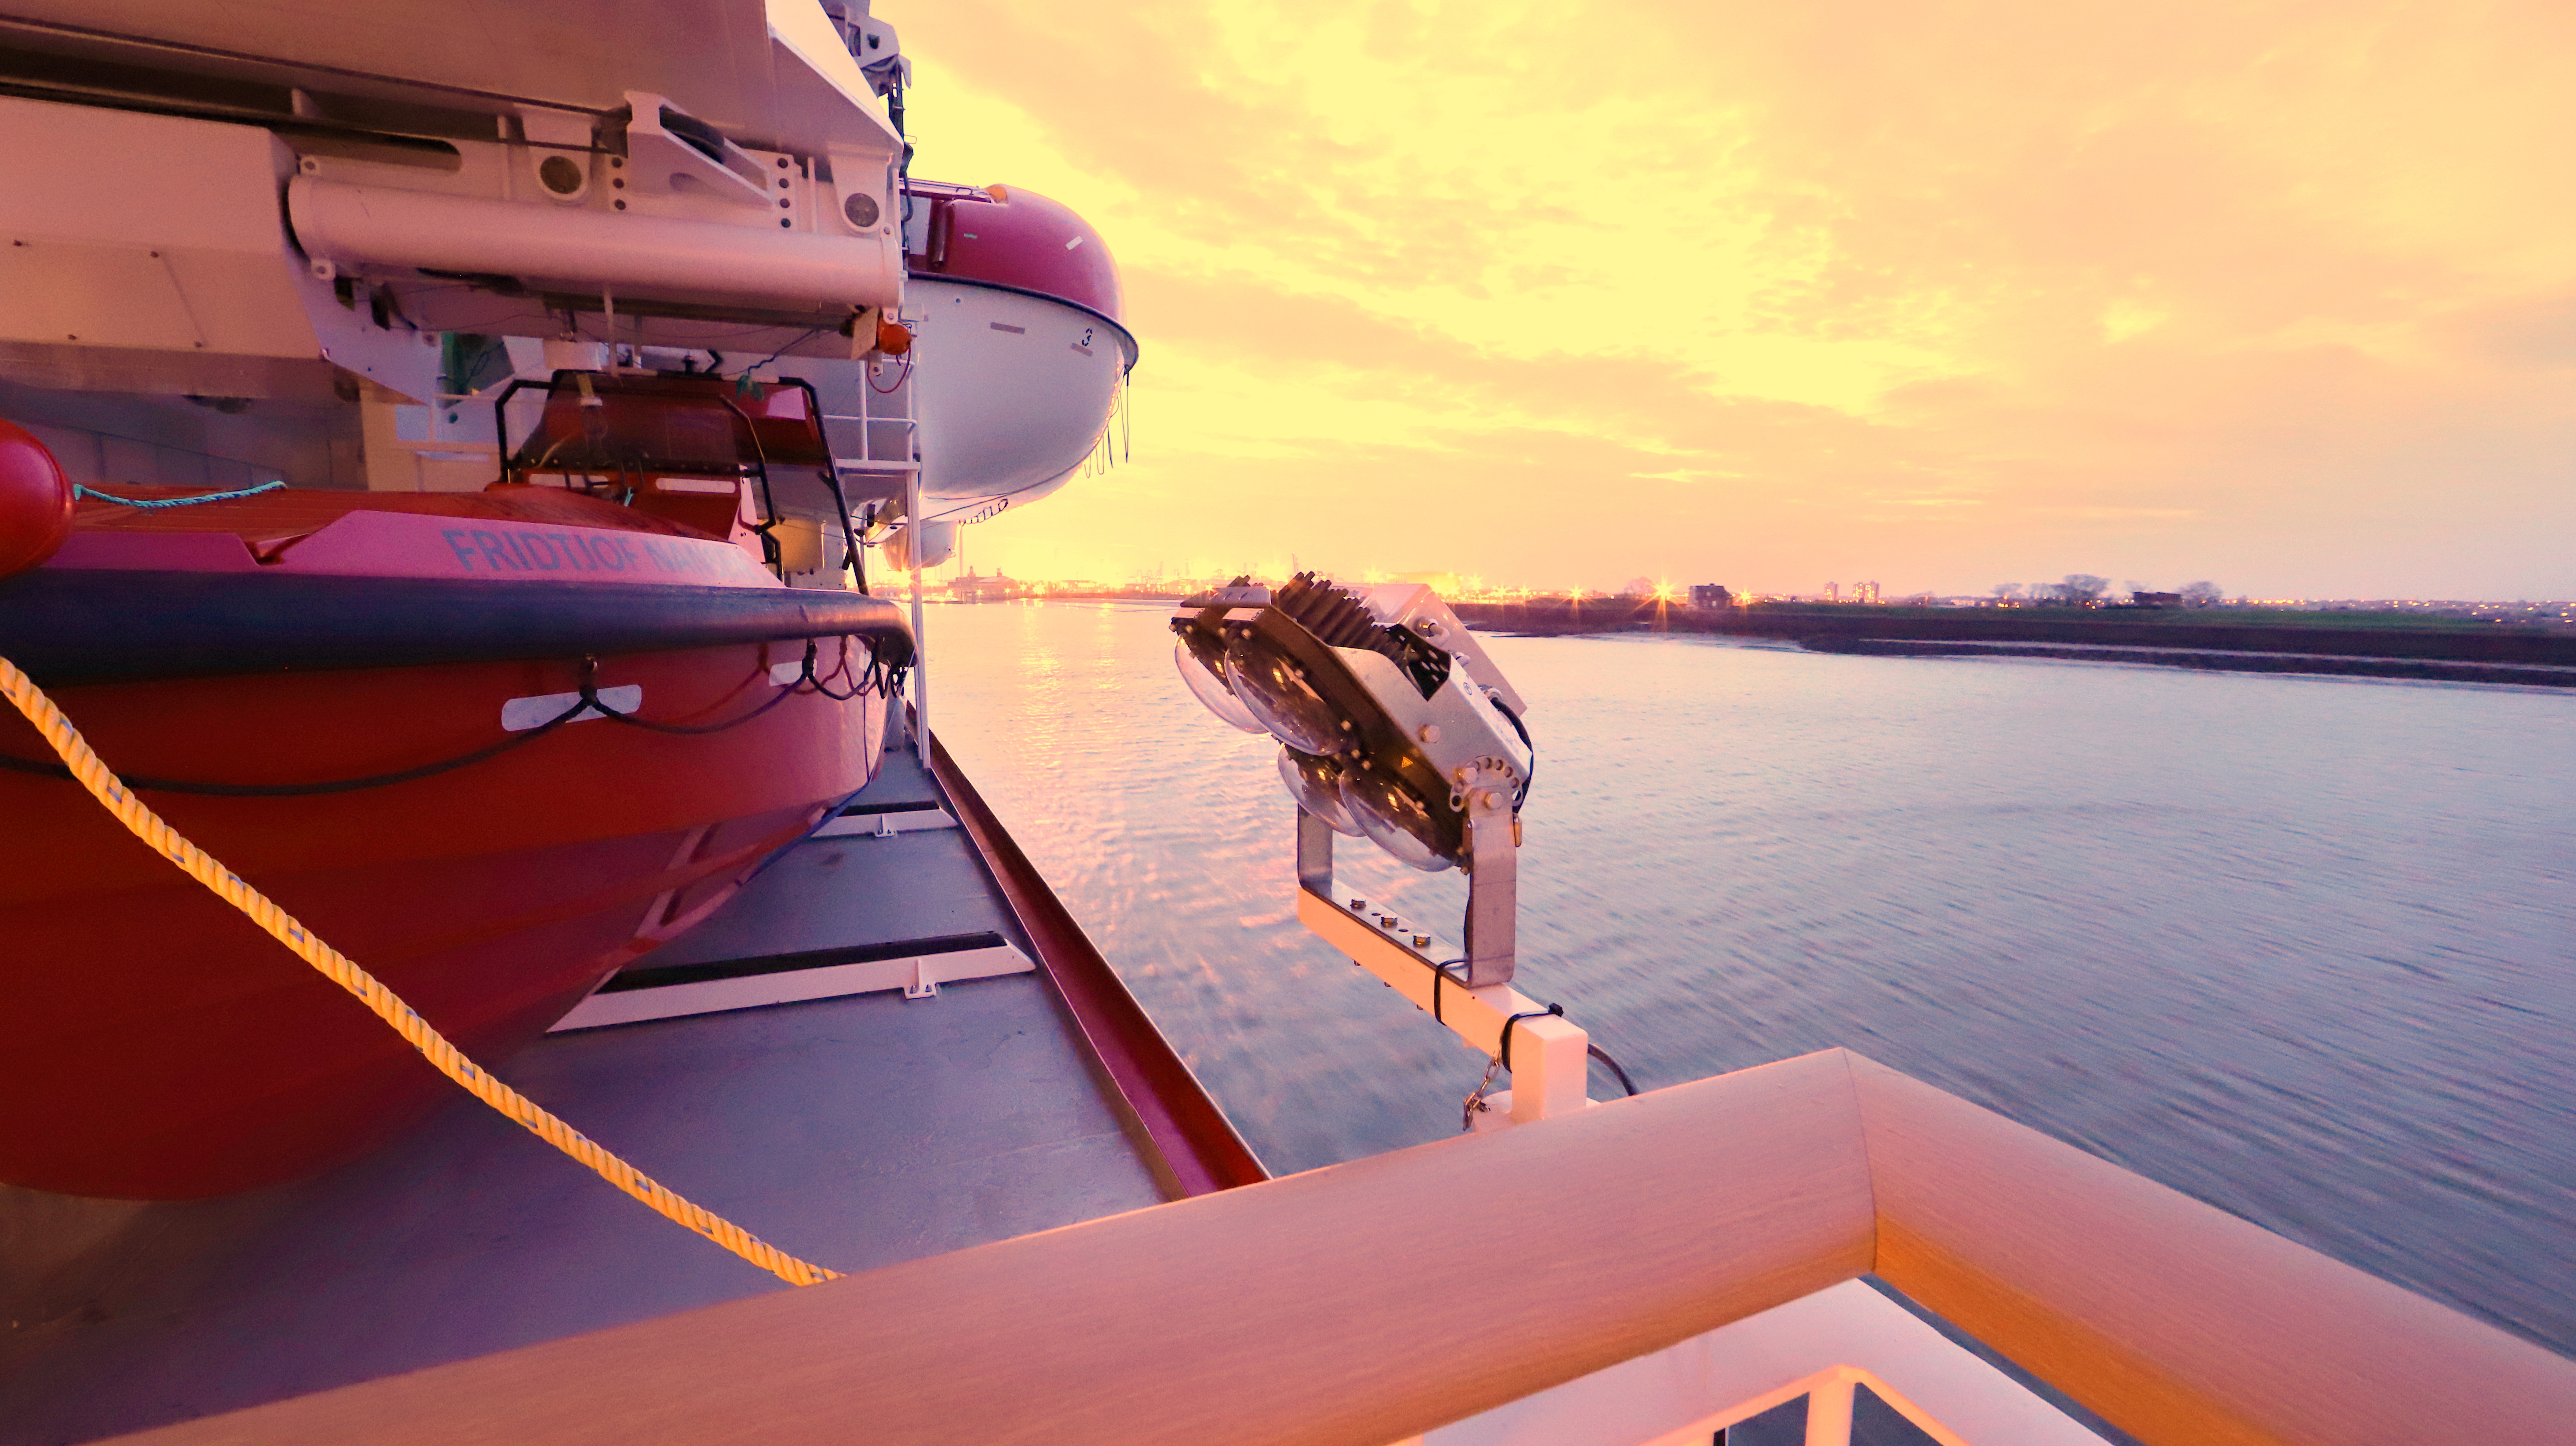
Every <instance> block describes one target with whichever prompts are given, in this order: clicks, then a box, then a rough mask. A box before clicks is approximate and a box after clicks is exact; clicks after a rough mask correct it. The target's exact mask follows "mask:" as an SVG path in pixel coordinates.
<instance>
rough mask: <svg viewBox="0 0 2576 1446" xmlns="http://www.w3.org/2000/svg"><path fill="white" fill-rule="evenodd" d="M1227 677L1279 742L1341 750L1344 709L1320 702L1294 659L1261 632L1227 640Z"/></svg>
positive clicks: (1298, 747) (1311, 750) (1306, 748)
mask: <svg viewBox="0 0 2576 1446" xmlns="http://www.w3.org/2000/svg"><path fill="white" fill-rule="evenodd" d="M1225 680H1226V682H1227V683H1229V684H1231V685H1232V686H1233V688H1234V696H1235V697H1236V698H1238V699H1240V700H1242V703H1243V706H1244V707H1245V708H1247V709H1249V710H1251V713H1252V716H1253V717H1255V718H1258V719H1260V720H1261V726H1263V727H1264V728H1267V729H1269V730H1270V732H1271V734H1272V735H1273V736H1275V737H1276V738H1278V740H1279V741H1280V742H1282V743H1285V744H1287V745H1288V746H1289V747H1291V748H1294V749H1296V750H1297V751H1298V752H1300V753H1335V752H1339V751H1340V749H1341V747H1342V710H1340V709H1339V708H1336V707H1334V706H1333V705H1332V704H1330V703H1327V702H1325V701H1324V697H1323V695H1322V694H1320V693H1318V692H1316V691H1315V688H1314V685H1313V684H1312V683H1309V682H1307V681H1306V670H1305V669H1304V668H1301V667H1299V666H1298V665H1297V660H1296V659H1294V658H1291V657H1289V656H1288V655H1287V654H1286V653H1284V652H1282V651H1280V650H1279V648H1278V647H1277V646H1275V645H1273V644H1271V643H1269V642H1267V641H1265V640H1264V639H1263V638H1262V637H1261V636H1260V635H1259V634H1257V633H1246V634H1244V635H1243V636H1241V637H1238V638H1236V639H1235V640H1234V641H1233V642H1231V643H1228V644H1226V648H1225Z"/></svg>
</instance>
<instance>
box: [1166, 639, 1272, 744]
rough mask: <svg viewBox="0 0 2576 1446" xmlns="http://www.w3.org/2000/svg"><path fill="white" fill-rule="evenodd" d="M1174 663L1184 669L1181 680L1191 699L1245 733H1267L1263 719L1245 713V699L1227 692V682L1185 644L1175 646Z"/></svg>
mask: <svg viewBox="0 0 2576 1446" xmlns="http://www.w3.org/2000/svg"><path fill="white" fill-rule="evenodd" d="M1172 663H1173V665H1174V666H1176V667H1178V668H1179V669H1180V670H1181V681H1182V682H1184V683H1187V684H1189V685H1190V696H1191V697H1193V698H1196V699H1198V700H1199V701H1200V702H1201V703H1203V704H1205V705H1207V710H1208V711H1209V712H1211V713H1214V714H1215V715H1216V716H1218V717H1219V718H1222V719H1224V720H1225V721H1226V722H1228V723H1231V724H1233V725H1234V726H1235V727H1237V728H1240V729H1242V730H1243V731H1244V732H1246V733H1267V732H1269V731H1270V730H1269V729H1267V728H1264V727H1262V726H1261V720H1260V719H1258V718H1255V717H1253V716H1252V714H1251V713H1250V712H1248V711H1246V710H1245V708H1244V706H1243V700H1242V699H1240V698H1237V697H1236V696H1234V694H1233V693H1231V692H1229V691H1227V689H1226V686H1225V681H1224V680H1223V679H1221V678H1219V677H1217V675H1216V674H1214V673H1211V672H1209V671H1208V667H1207V664H1205V663H1202V662H1200V661H1199V657H1198V654H1196V653H1193V652H1191V651H1190V645H1189V644H1188V643H1186V642H1176V643H1174V644H1172Z"/></svg>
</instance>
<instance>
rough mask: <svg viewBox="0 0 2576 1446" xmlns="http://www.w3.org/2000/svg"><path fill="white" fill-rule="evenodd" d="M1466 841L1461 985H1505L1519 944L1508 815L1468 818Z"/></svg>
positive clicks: (1516, 868)
mask: <svg viewBox="0 0 2576 1446" xmlns="http://www.w3.org/2000/svg"><path fill="white" fill-rule="evenodd" d="M1467 837H1468V842H1469V849H1470V851H1469V853H1468V856H1467V963H1466V965H1465V966H1464V967H1465V968H1466V971H1467V983H1468V984H1469V985H1470V986H1474V987H1482V986H1484V985H1487V984H1509V983H1511V982H1512V968H1513V965H1514V963H1515V962H1516V955H1517V953H1518V950H1519V945H1520V938H1519V916H1520V853H1519V850H1518V849H1517V848H1516V847H1514V845H1513V843H1512V816H1511V813H1510V811H1509V810H1506V809H1496V810H1494V811H1493V812H1491V813H1482V814H1479V815H1477V816H1475V817H1473V818H1471V819H1469V820H1468V821H1467Z"/></svg>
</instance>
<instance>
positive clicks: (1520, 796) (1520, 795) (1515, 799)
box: [1485, 697, 1538, 813]
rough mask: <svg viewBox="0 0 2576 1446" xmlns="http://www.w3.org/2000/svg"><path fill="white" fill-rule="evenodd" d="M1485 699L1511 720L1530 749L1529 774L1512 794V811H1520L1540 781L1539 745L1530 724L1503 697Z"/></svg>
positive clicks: (1516, 731)
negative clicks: (1531, 733)
mask: <svg viewBox="0 0 2576 1446" xmlns="http://www.w3.org/2000/svg"><path fill="white" fill-rule="evenodd" d="M1485 701H1486V702H1488V703H1491V704H1493V705H1494V711H1495V712H1497V713H1500V714H1502V715H1503V717H1504V718H1506V719H1508V720H1510V722H1511V725H1512V731H1513V732H1514V733H1517V734H1519V735H1521V746H1522V747H1523V748H1526V749H1528V750H1529V758H1530V765H1529V774H1528V776H1527V777H1525V778H1523V779H1522V780H1521V786H1520V788H1519V790H1518V791H1516V792H1514V793H1513V794H1512V812H1514V813H1518V812H1520V811H1521V805H1522V804H1524V803H1527V802H1528V801H1529V791H1530V785H1531V784H1533V783H1536V782H1538V745H1537V744H1536V743H1533V742H1531V741H1530V733H1529V727H1528V725H1526V724H1524V723H1522V722H1521V718H1520V715H1519V714H1517V713H1515V712H1513V711H1512V710H1511V709H1509V708H1506V707H1504V706H1503V700H1502V699H1500V698H1494V697H1488V698H1487V699H1486V700H1485Z"/></svg>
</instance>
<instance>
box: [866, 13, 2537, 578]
mask: <svg viewBox="0 0 2576 1446" xmlns="http://www.w3.org/2000/svg"><path fill="white" fill-rule="evenodd" d="M886 9H887V11H888V14H887V18H888V19H891V20H893V21H895V22H896V23H897V24H898V25H901V26H902V27H903V30H904V39H905V45H906V48H907V50H908V51H909V52H910V53H912V54H913V55H914V56H915V57H916V60H917V61H918V63H919V65H920V69H921V83H920V85H919V86H918V88H917V89H916V91H915V94H914V97H913V106H912V111H913V115H914V117H915V122H916V124H915V130H916V137H917V139H918V141H919V143H920V147H921V154H920V159H919V160H918V162H917V163H916V169H917V170H919V171H920V172H921V173H922V174H925V175H930V176H938V177H944V178H952V179H958V180H967V181H1010V182H1014V183H1018V184H1023V185H1026V186H1028V187H1030V188H1031V189H1034V190H1038V191H1042V192H1046V193H1048V194H1051V195H1055V196H1057V197H1059V198H1061V199H1063V200H1065V201H1067V202H1070V203H1071V204H1073V205H1075V206H1077V207H1079V208H1080V209H1082V210H1083V211H1084V212H1085V213H1086V214H1088V215H1090V216H1091V217H1092V219H1093V220H1095V221H1096V222H1097V223H1098V224H1099V225H1100V227H1101V229H1102V231H1103V232H1104V234H1105V235H1106V236H1107V238H1108V240H1109V243H1110V244H1111V246H1112V247H1113V249H1115V250H1116V252H1117V253H1118V255H1119V258H1120V260H1121V263H1122V265H1123V266H1124V268H1125V271H1126V275H1127V279H1128V290H1129V298H1130V307H1131V317H1130V320H1131V321H1132V323H1133V324H1134V326H1135V328H1136V330H1137V331H1138V333H1139V334H1140V336H1141V337H1142V339H1143V342H1144V346H1145V359H1144V363H1143V365H1142V366H1141V367H1140V368H1139V369H1138V371H1137V374H1136V377H1135V386H1134V390H1133V394H1132V395H1133V409H1134V411H1133V422H1134V428H1135V439H1136V453H1135V459H1134V462H1133V463H1132V464H1131V465H1127V466H1122V467H1120V468H1118V469H1117V470H1115V471H1113V472H1110V473H1108V474H1106V475H1105V476H1101V477H1094V478H1088V479H1085V480H1083V481H1080V482H1078V483H1076V484H1074V485H1073V486H1071V487H1068V488H1067V489H1066V490H1065V491H1064V492H1063V493H1061V494H1059V496H1057V497H1056V498H1054V499H1051V500H1049V501H1048V502H1047V503H1045V504H1044V505H1043V506H1040V507H1036V508H1032V509H1029V510H1027V511H1025V512H1018V511H1015V512H1012V513H1009V514H1006V515H1005V517H1004V518H1003V519H1001V520H999V521H996V522H994V523H990V524H987V525H986V526H984V527H981V528H978V529H977V533H978V534H979V535H978V536H977V537H975V538H974V539H973V540H972V542H971V546H972V548H973V549H974V551H975V554H976V556H977V557H978V558H979V559H980V560H982V561H984V562H986V563H992V562H1000V563H1003V564H1004V565H1006V566H1009V567H1010V568H1011V569H1012V570H1013V571H1015V572H1022V573H1039V574H1043V573H1046V572H1050V571H1059V570H1062V567H1063V565H1064V564H1065V563H1067V562H1068V561H1069V560H1070V559H1075V558H1079V559H1082V560H1083V562H1084V565H1085V566H1087V567H1088V568H1090V569H1092V570H1094V571H1098V570H1103V569H1129V570H1132V569H1139V568H1151V567H1154V566H1156V565H1164V566H1170V567H1175V568H1177V567H1181V566H1184V565H1185V563H1186V560H1199V561H1209V560H1213V561H1214V562H1215V565H1216V566H1232V565H1237V564H1236V563H1235V562H1234V561H1230V560H1232V559H1239V560H1241V565H1257V563H1258V562H1259V561H1260V560H1262V559H1270V558H1275V557H1278V556H1282V555H1294V556H1296V557H1297V558H1298V559H1299V560H1300V561H1302V562H1304V563H1306V564H1308V565H1316V564H1319V563H1320V564H1323V565H1326V566H1330V567H1334V568H1339V569H1344V570H1348V571H1351V572H1354V573H1356V572H1359V571H1362V570H1364V569H1369V568H1377V569H1382V570H1390V571H1396V570H1416V569H1424V568H1439V569H1456V570H1460V571H1470V572H1477V573H1481V574H1483V575H1484V576H1486V577H1488V578H1490V579H1493V580H1495V581H1498V582H1529V583H1579V584H1583V585H1587V586H1591V587H1595V588H1598V587H1602V586H1605V585H1610V584H1615V583H1617V582H1620V581H1623V580H1625V579H1626V578H1628V577H1630V576H1633V575H1636V574H1639V573H1648V574H1652V575H1655V576H1670V577H1673V578H1677V579H1683V578H1687V579H1691V580H1702V579H1705V580H1714V581H1724V582H1728V583H1730V584H1733V585H1735V586H1738V587H1742V588H1753V589H1759V590H1787V589H1792V588H1795V589H1799V590H1812V589H1814V588H1815V587H1817V586H1818V585H1819V583H1820V582H1821V580H1822V579H1824V578H1827V577H1841V576H1848V575H1867V576H1875V577H1878V578H1881V579H1882V580H1884V581H1885V582H1886V585H1887V588H1888V590H1889V592H1890V593H1891V594H1894V593H1897V592H1900V591H1913V590H1916V589H1925V588H1928V589H1933V590H1937V591H1945V592H1948V591H1956V592H1970V591H1974V592H1983V591H1984V590H1985V589H1986V588H1987V587H1988V586H1990V585H1991V583H1992V582H1993V581H1994V580H1995V579H1997V578H2007V577H2042V578H2045V577H2054V576H2057V575H2059V574H2062V573H2064V572H2066V571H2068V570H2070V569H2075V570H2083V571H2089V572H2097V573H2103V574H2106V575H2109V574H2116V575H2120V576H2124V577H2135V578H2140V579H2144V580H2148V581H2161V582H2163V583H2166V584H2168V585H2171V584H2174V583H2178V582H2180V581H2182V580H2186V579H2189V578H2197V577H2218V578H2220V579H2221V580H2222V581H2225V582H2227V583H2228V584H2229V586H2231V588H2241V589H2242V590H2245V591H2249V592H2258V593H2270V594H2273V595H2282V594H2302V593H2304V594H2310V595H2328V596H2352V595H2364V596H2377V595H2392V594H2397V595H2416V596H2427V595H2431V596H2534V597H2537V596H2562V597H2563V596H2569V595H2571V594H2576V563H2571V562H2570V561H2569V560H2568V559H2567V557H2566V555H2565V553H2566V549H2564V548H2563V547H2562V546H2560V545H2558V543H2557V542H2556V539H2563V538H2564V537H2565V536H2566V535H2568V528H2569V524H2570V523H2576V502H2571V501H2570V500H2569V499H2570V497H2571V491H2570V489H2569V488H2568V487H2567V486H2566V481H2567V473H2568V470H2569V466H2570V462H2569V459H2570V458H2576V407H2571V400H2570V399H2571V396H2576V275H2571V268H2570V264H2569V247H2568V244H2567V241H2566V239H2565V238H2567V237H2568V236H2569V235H2571V234H2576V224H2571V223H2576V214H2571V212H2576V192H2571V191H2570V189H2569V188H2568V187H2566V186H2564V185H2563V184H2560V174H2559V173H2560V171H2561V170H2562V169H2563V167H2562V164H2561V160H2560V158H2559V156H2558V155H2557V154H2556V148H2557V146H2558V144H2559V142H2558V140H2557V138H2558V137H2562V136H2564V135H2566V134H2568V133H2570V130H2571V123H2576V113H2571V112H2576V88H2571V87H2568V86H2566V85H2565V84H2564V73H2563V61H2564V57H2565V56H2566V55H2568V54H2569V53H2571V43H2576V12H2570V11H2568V10H2567V9H2566V8H2565V7H2563V6H2552V5H2543V4H2528V3H2526V4H2513V3H2501V4H2493V5H2488V6H2485V7H2477V8H2460V7H2451V8H2443V7H2427V6H2422V5H2414V4H2397V3H2379V4H2370V3H2352V4H2344V5H2338V6H2332V7H2319V6H2314V5H2307V4H2298V5H2292V4H2272V5H2264V4H2248V3H2228V4H2218V3H2196V4H2194V3H2178V4H2170V5H2165V6H2159V7H2131V8H2129V9H2127V10H2115V9H2109V8H2103V7H2067V6H2064V5H2062V4H2041V3H2017V0H1987V3H1982V4H1968V5H1959V6H1949V7H1927V6H1920V5H1914V4H1900V3H1868V0H1846V3H1824V4H1817V5H1808V6H1794V7H1793V6H1777V5H1756V4H1751V3H1722V4H1704V3H1691V4H1684V3H1676V4H1669V5H1653V4H1642V3H1628V4H1623V3H1606V4H1593V5H1567V6H1548V7H1541V6H1535V5H1518V6H1515V5H1507V4H1486V5H1475V6H1466V5H1450V4H1441V3H1434V0H1424V3H1416V4H1360V3H1337V0H1317V3H1312V4H1298V5H1285V4H1247V3H1227V4H1223V5H1212V4H1205V3H1198V4H1186V3H1177V0H1166V3H1155V0H1145V3H1140V4H1136V5H1131V6H1118V7H1109V8H1108V9H1106V10H1102V9H1098V8H1093V9H1083V10H1070V9H1066V8H1064V7H1061V6H1053V5H1044V4H1039V3H1036V0H951V3H946V4H943V5H940V6H937V7H931V6H921V7H918V8H913V7H904V8H901V9H897V8H896V7H895V6H893V5H888V6H887V7H886ZM1855 569H1857V570H1858V571H1857V573H1855Z"/></svg>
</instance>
